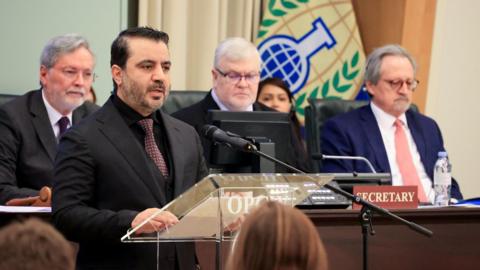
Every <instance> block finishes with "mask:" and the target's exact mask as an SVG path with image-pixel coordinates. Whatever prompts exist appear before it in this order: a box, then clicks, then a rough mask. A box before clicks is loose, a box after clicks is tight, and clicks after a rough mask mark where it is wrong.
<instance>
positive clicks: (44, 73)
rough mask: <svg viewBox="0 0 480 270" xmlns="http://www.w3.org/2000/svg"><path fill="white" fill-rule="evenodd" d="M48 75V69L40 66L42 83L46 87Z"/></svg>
mask: <svg viewBox="0 0 480 270" xmlns="http://www.w3.org/2000/svg"><path fill="white" fill-rule="evenodd" d="M47 73H48V68H47V67H46V66H44V65H41V66H40V83H41V85H42V86H45V82H46V81H47Z"/></svg>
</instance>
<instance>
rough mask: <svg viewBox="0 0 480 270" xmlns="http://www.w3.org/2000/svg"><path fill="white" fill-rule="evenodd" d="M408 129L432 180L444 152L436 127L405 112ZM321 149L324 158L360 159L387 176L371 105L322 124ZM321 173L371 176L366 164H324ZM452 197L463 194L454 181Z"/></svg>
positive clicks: (329, 160)
mask: <svg viewBox="0 0 480 270" xmlns="http://www.w3.org/2000/svg"><path fill="white" fill-rule="evenodd" d="M406 117H407V123H408V128H409V129H410V131H411V133H412V137H413V140H414V141H415V144H416V145H417V150H418V152H419V154H420V159H421V161H422V163H423V166H424V167H425V171H426V173H427V174H428V176H429V177H430V179H433V169H434V166H435V162H436V160H437V154H438V152H439V151H444V150H445V149H444V147H443V138H442V133H441V132H440V128H439V127H438V125H437V123H436V122H435V121H434V120H433V119H431V118H429V117H426V116H424V115H422V114H420V113H417V112H414V111H412V110H408V111H407V112H406ZM321 149H322V153H323V154H326V155H341V156H362V157H365V158H367V159H368V160H369V161H370V162H371V163H372V165H373V167H374V168H375V170H376V171H377V172H390V165H389V163H388V158H387V152H386V150H385V146H384V144H383V140H382V135H381V134H380V129H379V127H378V124H377V121H376V119H375V116H374V115H373V112H372V109H371V107H370V105H367V106H363V107H361V108H359V109H356V110H353V111H350V112H348V113H345V114H342V115H339V116H336V117H333V118H331V119H329V120H328V121H327V122H325V125H324V126H323V129H322V133H321ZM321 171H322V172H354V171H355V172H371V171H370V169H369V167H368V165H367V164H366V163H365V162H360V161H349V160H332V159H327V160H324V161H323V165H322V169H321ZM452 197H454V198H457V199H461V198H462V194H461V192H460V189H459V187H458V184H457V183H456V181H455V180H453V182H452Z"/></svg>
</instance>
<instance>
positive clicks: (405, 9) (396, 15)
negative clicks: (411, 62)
mask: <svg viewBox="0 0 480 270" xmlns="http://www.w3.org/2000/svg"><path fill="white" fill-rule="evenodd" d="M352 3H353V7H354V9H355V13H356V16H357V22H358V26H359V29H360V35H361V37H362V40H363V45H364V47H365V53H366V54H369V53H370V52H371V51H372V50H373V49H374V48H376V47H380V46H383V45H385V44H389V43H396V44H400V45H401V46H403V47H404V48H406V49H407V50H408V51H409V52H410V53H411V54H412V55H413V56H414V57H415V59H416V61H417V64H418V70H417V78H418V80H420V85H419V87H418V88H417V90H416V92H415V94H414V95H413V102H414V103H415V104H417V105H418V107H419V108H420V111H422V112H424V111H425V104H426V96H427V89H428V76H429V70H430V56H431V51H432V40H433V26H434V22H435V7H436V0H352Z"/></svg>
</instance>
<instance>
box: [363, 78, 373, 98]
mask: <svg viewBox="0 0 480 270" xmlns="http://www.w3.org/2000/svg"><path fill="white" fill-rule="evenodd" d="M365 88H366V89H367V92H368V94H370V95H371V96H373V95H374V94H375V85H374V84H373V83H372V82H371V81H366V82H365Z"/></svg>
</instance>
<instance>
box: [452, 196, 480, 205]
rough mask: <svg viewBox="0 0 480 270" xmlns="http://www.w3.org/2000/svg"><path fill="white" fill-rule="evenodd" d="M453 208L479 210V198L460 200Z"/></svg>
mask: <svg viewBox="0 0 480 270" xmlns="http://www.w3.org/2000/svg"><path fill="white" fill-rule="evenodd" d="M453 206H458V207H472V208H480V197H476V198H470V199H466V200H461V201H459V202H458V203H456V204H454V205H453Z"/></svg>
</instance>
